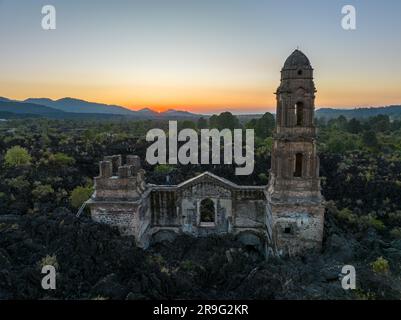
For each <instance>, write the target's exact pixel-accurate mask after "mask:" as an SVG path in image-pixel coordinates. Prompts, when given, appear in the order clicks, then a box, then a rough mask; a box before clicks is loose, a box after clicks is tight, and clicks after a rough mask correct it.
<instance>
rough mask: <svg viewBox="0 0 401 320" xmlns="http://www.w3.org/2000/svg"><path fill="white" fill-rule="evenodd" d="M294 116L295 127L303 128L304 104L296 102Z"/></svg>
mask: <svg viewBox="0 0 401 320" xmlns="http://www.w3.org/2000/svg"><path fill="white" fill-rule="evenodd" d="M295 115H296V118H297V126H303V124H304V104H303V103H302V102H297V104H296V105H295Z"/></svg>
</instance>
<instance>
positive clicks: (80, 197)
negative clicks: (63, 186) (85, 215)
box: [70, 186, 93, 208]
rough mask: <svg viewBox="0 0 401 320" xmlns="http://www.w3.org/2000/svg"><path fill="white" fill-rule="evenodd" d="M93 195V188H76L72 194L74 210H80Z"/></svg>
mask: <svg viewBox="0 0 401 320" xmlns="http://www.w3.org/2000/svg"><path fill="white" fill-rule="evenodd" d="M92 193H93V188H92V187H91V186H86V187H82V186H79V187H76V188H75V189H74V190H72V192H71V196H70V200H71V205H72V206H73V207H74V208H79V207H80V206H81V205H82V204H83V203H84V202H85V201H86V200H88V199H89V198H90V197H91V195H92Z"/></svg>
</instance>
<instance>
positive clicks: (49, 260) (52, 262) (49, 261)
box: [39, 254, 59, 269]
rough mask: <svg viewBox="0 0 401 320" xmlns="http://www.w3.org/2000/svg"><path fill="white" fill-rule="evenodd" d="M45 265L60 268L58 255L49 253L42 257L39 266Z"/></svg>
mask: <svg viewBox="0 0 401 320" xmlns="http://www.w3.org/2000/svg"><path fill="white" fill-rule="evenodd" d="M44 266H53V267H54V268H56V269H58V267H59V266H58V262H57V256H56V255H55V254H54V255H51V256H50V255H47V256H46V257H44V258H42V259H41V260H40V262H39V267H40V269H42V268H43V267H44Z"/></svg>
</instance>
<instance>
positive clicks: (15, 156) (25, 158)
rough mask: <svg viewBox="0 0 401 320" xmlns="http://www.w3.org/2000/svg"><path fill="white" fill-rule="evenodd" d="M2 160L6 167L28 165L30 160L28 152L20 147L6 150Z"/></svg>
mask: <svg viewBox="0 0 401 320" xmlns="http://www.w3.org/2000/svg"><path fill="white" fill-rule="evenodd" d="M4 160H5V164H6V165H7V166H10V167H20V166H26V165H29V164H30V163H31V160H32V158H31V156H30V155H29V153H28V150H26V149H25V148H22V147H20V146H14V147H12V148H10V149H8V150H7V152H6V155H5V157H4Z"/></svg>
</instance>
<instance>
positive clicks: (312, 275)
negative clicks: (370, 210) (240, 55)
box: [0, 209, 401, 299]
mask: <svg viewBox="0 0 401 320" xmlns="http://www.w3.org/2000/svg"><path fill="white" fill-rule="evenodd" d="M378 257H384V258H385V259H386V260H387V261H388V262H389V268H390V269H389V270H384V271H383V272H378V271H377V270H376V271H374V268H372V264H371V263H372V262H373V261H375V260H376V259H377V258H378ZM400 262H401V240H394V241H392V242H387V241H384V240H382V239H381V237H380V235H378V234H377V232H376V231H374V230H373V229H368V230H367V231H364V232H361V233H359V234H358V233H352V232H349V231H348V230H347V229H346V228H344V227H343V226H342V224H341V223H339V221H337V219H336V218H335V216H334V215H333V214H332V212H330V210H329V212H328V213H327V215H326V226H325V239H324V247H323V251H322V253H321V254H308V255H305V256H303V257H296V258H281V259H279V258H269V259H268V260H267V261H266V260H265V259H264V258H263V257H262V256H261V255H260V254H259V253H258V252H257V251H256V250H255V249H253V248H244V247H243V246H241V245H240V244H239V243H238V242H237V241H236V240H235V239H234V238H232V237H230V236H226V237H210V238H205V239H193V238H191V237H188V236H181V237H179V238H177V239H176V240H175V241H174V242H173V243H168V242H167V243H163V244H158V245H155V246H153V247H151V248H150V249H149V250H147V251H143V250H141V249H138V248H136V247H135V244H134V242H133V240H132V239H131V238H122V237H120V236H119V234H118V232H117V231H116V230H114V229H112V228H110V227H108V226H104V225H99V224H96V223H94V222H92V221H91V220H90V219H88V218H84V217H83V218H80V219H77V218H75V216H74V215H73V214H72V213H70V212H68V211H67V210H66V209H59V210H56V211H55V212H53V213H51V214H48V215H33V214H32V215H24V216H20V217H15V218H5V217H3V218H2V219H0V299H400V298H401V280H400ZM46 264H52V265H55V266H56V268H57V289H56V290H53V291H45V290H43V289H42V288H41V279H42V277H43V275H42V274H41V272H40V271H41V267H42V265H46ZM345 264H351V265H354V266H355V268H356V272H357V274H356V275H357V289H356V290H349V291H346V290H344V289H342V287H341V282H340V280H339V274H340V273H341V268H342V266H343V265H345Z"/></svg>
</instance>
